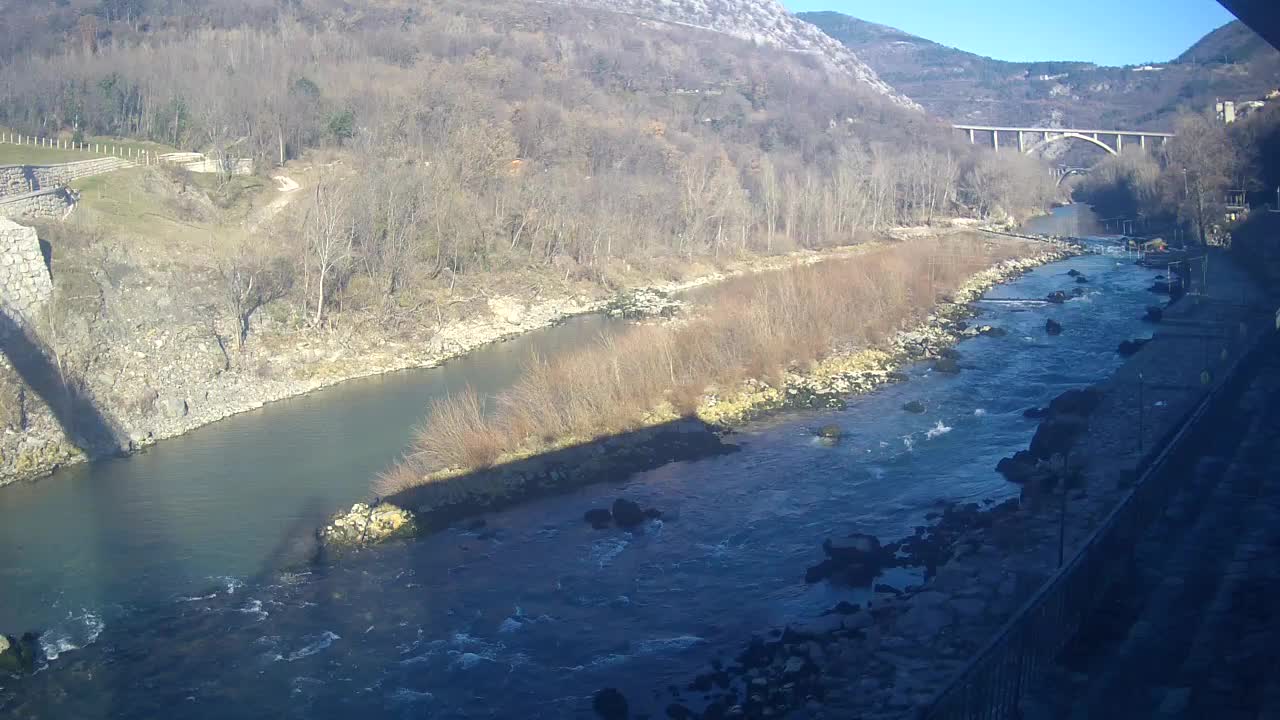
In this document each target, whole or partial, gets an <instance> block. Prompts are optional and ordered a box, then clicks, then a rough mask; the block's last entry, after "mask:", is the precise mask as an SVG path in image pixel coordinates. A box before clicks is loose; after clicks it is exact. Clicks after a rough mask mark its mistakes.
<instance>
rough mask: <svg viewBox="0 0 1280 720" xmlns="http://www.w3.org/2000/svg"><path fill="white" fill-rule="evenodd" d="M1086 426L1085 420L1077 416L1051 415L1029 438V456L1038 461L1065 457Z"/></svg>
mask: <svg viewBox="0 0 1280 720" xmlns="http://www.w3.org/2000/svg"><path fill="white" fill-rule="evenodd" d="M1087 426H1088V424H1087V423H1086V422H1085V419H1084V418H1082V417H1080V416H1078V415H1058V414H1054V415H1051V416H1050V417H1049V419H1047V420H1045V421H1044V422H1042V423H1040V427H1038V428H1036V434H1035V435H1034V436H1033V437H1032V438H1031V454H1032V455H1033V456H1035V457H1036V459H1038V460H1048V459H1049V458H1051V457H1053V456H1054V455H1066V454H1067V452H1068V451H1069V450H1070V449H1071V446H1072V445H1074V444H1075V441H1076V438H1077V437H1079V436H1080V434H1081V433H1083V432H1084V430H1085V428H1086V427H1087Z"/></svg>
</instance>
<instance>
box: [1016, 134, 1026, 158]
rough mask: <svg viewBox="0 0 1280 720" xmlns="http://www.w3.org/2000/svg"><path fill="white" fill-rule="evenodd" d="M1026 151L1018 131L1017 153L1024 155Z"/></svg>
mask: <svg viewBox="0 0 1280 720" xmlns="http://www.w3.org/2000/svg"><path fill="white" fill-rule="evenodd" d="M1026 151H1027V144H1026V143H1025V142H1023V141H1022V131H1021V130H1019V131H1018V152H1020V153H1024V152H1026Z"/></svg>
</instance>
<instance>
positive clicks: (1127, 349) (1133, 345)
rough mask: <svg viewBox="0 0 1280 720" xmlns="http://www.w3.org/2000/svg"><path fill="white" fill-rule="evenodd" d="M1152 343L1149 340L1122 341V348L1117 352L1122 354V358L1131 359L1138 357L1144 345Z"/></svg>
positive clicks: (1118, 348)
mask: <svg viewBox="0 0 1280 720" xmlns="http://www.w3.org/2000/svg"><path fill="white" fill-rule="evenodd" d="M1149 342H1151V341H1150V340H1148V339H1142V338H1139V339H1137V340H1121V341H1120V346H1119V347H1117V348H1116V352H1118V353H1120V357H1131V356H1133V355H1137V354H1138V351H1139V350H1141V349H1142V346H1143V345H1146V344H1147V343H1149Z"/></svg>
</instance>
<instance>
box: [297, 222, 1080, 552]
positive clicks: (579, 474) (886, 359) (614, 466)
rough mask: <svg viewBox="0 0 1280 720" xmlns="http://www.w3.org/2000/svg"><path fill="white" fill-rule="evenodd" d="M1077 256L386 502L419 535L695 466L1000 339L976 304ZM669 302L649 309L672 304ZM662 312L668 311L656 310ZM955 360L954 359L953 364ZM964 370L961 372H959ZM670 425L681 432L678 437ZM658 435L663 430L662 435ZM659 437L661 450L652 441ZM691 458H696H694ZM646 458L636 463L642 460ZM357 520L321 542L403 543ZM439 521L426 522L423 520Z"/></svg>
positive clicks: (983, 280) (964, 289)
mask: <svg viewBox="0 0 1280 720" xmlns="http://www.w3.org/2000/svg"><path fill="white" fill-rule="evenodd" d="M1074 252H1078V249H1076V248H1075V247H1074V246H1071V245H1068V244H1053V245H1047V246H1046V249H1045V250H1044V251H1042V252H1039V253H1037V254H1035V255H1034V256H1031V257H1025V258H1019V259H1012V260H1006V261H1004V262H1001V263H999V264H997V265H996V266H994V267H991V268H988V269H986V270H984V271H982V272H979V273H977V274H975V275H974V276H973V277H971V278H970V279H969V280H968V281H967V282H966V283H965V284H964V285H963V286H961V288H959V289H958V290H957V291H956V292H955V293H953V294H952V295H951V296H949V297H946V298H944V299H943V301H942V302H940V303H939V304H938V305H937V306H936V307H935V308H934V310H933V312H932V313H931V314H930V315H929V316H928V317H927V318H926V319H925V320H924V322H923V323H922V324H921V325H920V326H919V327H917V328H915V329H913V330H910V331H907V332H903V333H899V334H897V335H896V336H894V337H893V338H892V340H891V341H890V342H889V343H888V344H887V345H886V346H885V347H883V348H870V349H861V350H857V351H853V350H849V351H845V352H836V353H835V354H833V355H832V356H830V357H828V358H827V359H826V360H825V361H823V362H822V363H820V364H819V365H818V366H817V367H816V368H814V369H813V370H812V371H810V372H790V373H788V374H787V376H786V378H785V382H784V384H782V385H780V386H779V387H771V386H769V385H767V384H766V383H764V382H762V381H759V380H753V381H750V382H747V383H745V384H744V386H743V388H741V389H739V390H738V391H737V392H736V393H735V394H731V395H727V396H718V395H714V394H713V395H709V396H707V397H706V398H704V401H703V403H702V405H701V406H700V407H699V409H698V411H697V412H696V413H695V416H696V417H695V418H694V419H691V420H683V419H681V418H680V417H678V416H676V415H675V414H665V415H664V414H654V415H653V416H652V420H651V422H652V425H651V427H650V428H647V429H644V430H641V431H637V432H634V433H629V434H628V435H624V436H619V437H614V438H607V439H604V440H600V441H590V442H586V443H566V444H563V445H556V446H552V447H547V448H544V449H543V451H542V452H540V453H538V454H536V455H533V456H531V457H513V458H507V459H505V460H502V461H500V463H499V464H498V466H497V467H494V468H487V469H482V470H477V471H472V472H467V473H457V472H452V473H451V472H444V473H440V474H439V476H438V477H434V478H433V479H432V480H431V481H430V482H428V483H425V484H421V485H418V486H417V487H414V488H411V489H409V490H405V491H402V492H398V493H396V494H395V495H393V496H391V497H389V498H386V499H385V500H386V502H387V503H390V504H392V505H393V506H395V507H399V508H406V509H408V510H410V511H411V512H413V513H415V514H416V516H417V517H418V518H419V521H418V522H417V523H416V527H418V528H419V529H420V530H421V531H424V532H426V531H431V530H433V529H436V528H438V527H440V524H441V521H443V520H446V519H447V520H452V519H456V518H458V517H462V516H465V515H467V514H470V513H476V512H485V511H489V510H493V509H497V508H499V507H505V506H508V505H510V504H513V503H515V502H519V501H521V500H524V499H527V498H529V497H534V496H538V495H543V494H548V493H553V492H562V491H565V490H568V489H571V488H573V487H578V486H580V485H582V484H585V483H588V482H593V481H594V479H595V478H599V477H616V476H618V475H619V474H627V473H631V472H636V471H638V470H642V469H647V468H649V467H652V466H653V463H654V462H657V463H658V464H661V462H663V458H667V459H677V458H679V459H692V458H693V457H697V456H698V455H697V454H696V453H710V452H718V451H720V448H721V443H720V441H719V439H718V437H716V436H718V435H720V434H722V433H723V432H725V430H727V429H729V428H732V427H733V426H735V425H741V424H743V423H745V422H747V421H749V420H751V419H753V418H756V417H759V416H761V415H763V414H766V413H770V412H777V411H779V410H783V409H787V408H802V407H809V408H812V407H837V406H839V405H841V404H842V403H843V402H844V398H847V397H848V396H850V395H854V394H858V393H865V392H869V391H871V390H873V389H875V388H876V387H879V386H880V385H883V384H885V383H888V382H893V381H895V380H896V379H899V378H900V377H902V376H901V374H900V373H899V370H900V369H901V368H903V367H905V366H906V365H907V364H909V363H912V362H917V361H920V360H925V359H933V360H934V361H935V362H939V363H945V362H947V361H948V360H950V357H949V354H948V350H949V348H950V347H951V346H952V345H954V344H955V343H956V342H958V341H959V340H960V339H962V338H964V337H971V336H974V335H978V334H983V333H991V332H995V329H993V328H990V327H986V326H978V327H969V326H968V325H967V324H966V323H965V319H967V318H969V317H972V315H973V314H974V310H973V309H972V308H971V306H970V305H971V303H972V302H973V301H974V300H976V299H978V298H979V297H981V296H982V294H983V293H984V292H986V291H987V290H988V289H990V288H991V287H992V286H994V285H997V284H1000V283H1004V282H1009V281H1011V280H1013V279H1015V278H1017V277H1019V276H1021V275H1022V274H1023V273H1025V272H1027V271H1029V270H1031V269H1033V268H1035V267H1038V266H1040V265H1043V264H1045V263H1049V262H1054V261H1057V260H1061V259H1063V258H1064V257H1067V256H1068V255H1070V254H1072V253H1074ZM665 301H666V298H665V297H664V298H658V299H657V300H652V301H646V302H645V303H642V304H644V305H649V306H653V307H662V308H666V307H668V306H667V305H666V304H665ZM656 314H658V315H663V314H664V313H663V312H658V313H656ZM951 362H952V363H954V361H953V360H952V361H951ZM955 370H956V371H958V368H957V369H955ZM668 427H674V428H682V429H681V430H680V431H678V432H675V433H668V432H666V431H665V429H666V428H668ZM655 432H656V433H657V435H656V437H655ZM696 436H712V437H715V439H714V440H712V439H708V440H707V441H706V442H695V443H692V444H691V443H689V442H688V441H689V440H690V438H692V437H696ZM655 439H656V441H657V442H656V444H655ZM691 453H692V454H691ZM637 457H638V458H640V461H639V462H638V463H637V462H635V460H636V458H637ZM362 512H363V510H361V511H360V512H357V513H356V515H357V517H353V516H352V514H351V513H339V514H337V515H335V516H334V517H333V518H332V519H331V520H330V522H329V523H328V524H327V525H326V526H325V527H324V528H322V529H321V531H320V536H321V538H322V539H325V540H328V541H330V542H331V543H334V544H336V545H338V546H340V547H344V548H345V547H350V546H352V545H359V544H370V543H376V542H380V541H382V540H384V539H392V538H393V537H399V536H400V533H388V534H386V535H385V536H379V535H376V534H374V535H364V536H361V537H360V538H359V540H360V541H359V542H350V541H349V540H351V538H349V537H348V535H347V534H345V533H343V532H339V531H337V530H335V528H341V527H344V526H348V525H350V524H351V523H353V522H359V517H358V516H359V515H360V514H361V513H362ZM428 517H430V518H433V519H434V520H432V521H427V520H426V518H428Z"/></svg>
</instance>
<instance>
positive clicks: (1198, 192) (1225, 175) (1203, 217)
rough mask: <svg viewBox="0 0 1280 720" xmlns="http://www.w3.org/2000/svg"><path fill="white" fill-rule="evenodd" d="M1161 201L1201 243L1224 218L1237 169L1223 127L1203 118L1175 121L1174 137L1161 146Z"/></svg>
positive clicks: (1229, 139)
mask: <svg viewBox="0 0 1280 720" xmlns="http://www.w3.org/2000/svg"><path fill="white" fill-rule="evenodd" d="M1164 156H1165V167H1166V168H1167V170H1166V172H1165V176H1164V177H1165V183H1164V197H1165V198H1166V202H1167V203H1168V204H1169V206H1170V207H1172V208H1173V209H1174V210H1175V211H1176V212H1177V214H1178V217H1180V218H1181V219H1182V220H1183V221H1184V222H1187V223H1190V224H1191V225H1192V227H1194V228H1195V231H1196V235H1197V236H1198V237H1199V239H1200V242H1202V243H1205V242H1208V241H1209V237H1210V235H1211V228H1212V226H1213V225H1214V224H1215V223H1216V222H1217V221H1218V220H1219V219H1220V218H1221V217H1222V216H1223V213H1224V203H1225V200H1226V191H1227V190H1228V186H1229V185H1230V183H1231V179H1232V177H1233V175H1234V174H1235V172H1236V169H1237V167H1238V166H1239V165H1240V162H1239V158H1238V154H1237V152H1236V147H1235V145H1234V144H1233V143H1232V142H1231V138H1230V136H1229V135H1228V134H1227V128H1226V126H1225V125H1223V124H1222V123H1219V122H1217V121H1216V120H1215V119H1213V118H1211V117H1210V116H1208V115H1207V114H1206V115H1199V114H1197V115H1184V116H1182V117H1180V118H1179V119H1178V123H1177V136H1176V137H1174V138H1172V139H1170V140H1169V142H1168V143H1167V144H1166V145H1165V146H1164Z"/></svg>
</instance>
